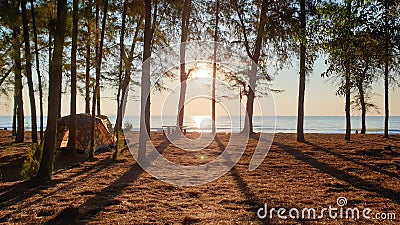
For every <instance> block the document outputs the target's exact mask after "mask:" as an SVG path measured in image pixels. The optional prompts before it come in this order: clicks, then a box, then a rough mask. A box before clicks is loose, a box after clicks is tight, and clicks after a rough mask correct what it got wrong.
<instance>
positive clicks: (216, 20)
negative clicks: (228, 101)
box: [211, 0, 219, 135]
mask: <svg viewBox="0 0 400 225" xmlns="http://www.w3.org/2000/svg"><path fill="white" fill-rule="evenodd" d="M216 3H217V4H216V10H215V28H214V54H213V82H212V93H211V94H212V105H211V118H212V133H213V134H214V135H215V133H216V132H217V128H216V116H215V115H216V108H215V104H216V99H215V98H216V96H215V83H216V80H217V46H218V45H217V41H218V21H219V0H217V2H216Z"/></svg>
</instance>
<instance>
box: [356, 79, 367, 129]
mask: <svg viewBox="0 0 400 225" xmlns="http://www.w3.org/2000/svg"><path fill="white" fill-rule="evenodd" d="M357 88H358V94H359V95H360V105H361V134H365V132H366V123H365V116H366V113H367V107H366V105H365V94H364V85H363V80H359V81H358V85H357Z"/></svg>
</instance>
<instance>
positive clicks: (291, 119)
mask: <svg viewBox="0 0 400 225" xmlns="http://www.w3.org/2000/svg"><path fill="white" fill-rule="evenodd" d="M110 121H111V122H112V123H114V122H115V117H110ZM38 122H39V119H38ZM45 122H46V118H45ZM124 123H130V124H131V125H132V126H133V129H134V130H138V129H139V117H137V116H127V117H125V119H124ZM242 123H243V118H242ZM345 123H346V121H345V117H343V116H306V117H305V122H304V129H305V132H306V133H344V132H345ZM175 124H176V118H175V117H174V116H167V117H164V118H161V117H159V116H153V117H152V118H151V127H152V129H153V130H159V129H160V128H161V126H163V125H175ZM240 124H241V123H240V118H239V117H238V116H237V117H232V118H231V119H230V118H229V117H217V129H218V131H219V132H231V131H233V132H237V131H239V130H240ZM253 124H254V130H255V131H256V132H260V131H263V132H268V131H272V130H273V128H274V125H275V124H276V132H283V133H295V132H296V124H297V118H296V117H295V116H278V117H276V121H275V120H274V118H273V117H260V116H256V117H254V120H253ZM383 124H384V117H381V116H368V117H367V133H383ZM184 125H185V126H187V127H188V130H189V131H193V130H202V131H206V132H209V131H210V130H211V118H210V117H207V116H193V117H189V118H185V121H184ZM242 126H243V125H242ZM0 128H7V129H11V128H12V117H11V116H0ZM25 128H26V129H27V130H30V129H31V124H30V117H25ZM360 129H361V117H358V116H355V117H352V130H353V132H355V130H360ZM389 132H390V133H391V134H400V116H392V117H390V120H389Z"/></svg>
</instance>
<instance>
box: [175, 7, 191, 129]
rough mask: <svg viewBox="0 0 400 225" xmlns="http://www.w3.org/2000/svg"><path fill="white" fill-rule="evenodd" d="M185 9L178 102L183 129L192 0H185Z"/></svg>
mask: <svg viewBox="0 0 400 225" xmlns="http://www.w3.org/2000/svg"><path fill="white" fill-rule="evenodd" d="M182 4H183V9H182V17H181V23H182V26H181V45H180V49H179V50H180V53H179V60H180V81H181V83H180V93H179V103H178V122H177V126H178V129H181V127H182V126H183V118H184V115H185V99H186V88H187V84H186V81H187V79H188V75H189V74H188V73H187V72H186V62H185V61H186V41H187V38H188V32H189V18H190V7H191V0H183V1H182Z"/></svg>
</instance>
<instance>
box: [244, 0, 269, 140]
mask: <svg viewBox="0 0 400 225" xmlns="http://www.w3.org/2000/svg"><path fill="white" fill-rule="evenodd" d="M267 10H268V1H267V0H263V2H262V5H261V13H260V21H259V24H258V29H257V38H256V41H255V47H254V51H253V54H251V53H250V50H249V49H250V47H249V42H248V40H247V35H246V34H245V33H246V30H245V27H244V23H243V20H242V19H241V23H242V28H243V32H244V35H245V47H246V51H247V53H248V54H249V57H250V58H251V59H252V60H253V63H252V65H251V70H250V73H249V85H248V88H249V90H248V93H247V102H246V116H245V117H246V119H245V121H244V127H243V131H242V132H243V133H248V134H249V135H251V134H253V133H254V131H253V112H254V98H255V93H254V92H255V90H256V86H257V64H258V61H259V58H260V54H261V48H262V42H263V36H264V26H265V23H266V21H267ZM238 14H239V11H238ZM239 17H240V18H241V16H240V15H239Z"/></svg>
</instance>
